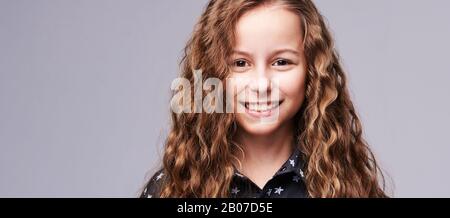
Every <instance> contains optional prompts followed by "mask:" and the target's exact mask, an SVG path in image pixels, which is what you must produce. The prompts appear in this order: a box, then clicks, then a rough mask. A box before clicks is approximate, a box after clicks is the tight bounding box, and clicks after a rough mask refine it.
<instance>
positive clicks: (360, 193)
mask: <svg viewBox="0 0 450 218" xmlns="http://www.w3.org/2000/svg"><path fill="white" fill-rule="evenodd" d="M270 4H281V5H283V6H285V7H286V8H287V9H288V10H290V11H292V12H294V13H296V14H298V15H299V19H301V21H302V22H301V23H302V30H303V32H304V42H303V45H304V51H305V57H306V62H307V76H306V82H305V83H306V93H305V101H304V102H303V105H302V107H301V109H300V110H299V111H298V113H297V115H296V116H295V119H296V124H297V125H296V129H295V133H296V141H297V142H298V146H299V148H300V149H301V151H302V152H303V153H304V156H305V161H306V166H305V174H306V178H305V182H306V187H307V191H308V194H309V196H310V197H387V196H386V194H385V192H384V177H383V174H382V173H381V170H379V167H378V165H377V163H376V160H375V158H374V155H373V153H372V152H371V150H370V149H369V147H368V144H367V143H366V142H365V141H364V139H363V137H362V127H361V123H360V120H359V118H358V116H357V114H356V112H355V108H354V106H353V103H352V101H351V99H350V95H349V92H348V90H347V85H346V76H345V73H344V71H343V69H342V67H341V63H340V60H339V56H338V54H337V52H336V50H335V48H334V44H333V43H334V42H333V39H332V36H331V34H330V32H329V30H328V28H327V26H326V25H325V23H324V20H323V17H322V15H321V14H320V12H319V11H318V10H317V8H316V7H315V5H314V4H313V2H312V1H311V0H233V1H230V0H211V1H210V2H209V4H208V5H207V7H206V9H205V11H204V12H203V14H202V15H201V17H200V19H199V21H198V22H197V24H196V25H195V28H194V31H193V34H192V36H191V38H190V39H189V41H188V43H187V45H186V47H185V49H184V56H183V58H182V61H181V63H180V65H181V77H184V78H187V79H189V80H190V81H191V82H192V83H193V82H194V73H193V70H194V69H201V70H202V72H203V74H202V75H203V78H202V79H203V80H205V79H207V78H210V77H215V78H219V79H221V80H224V79H226V78H227V77H228V75H229V72H230V69H229V66H228V63H227V61H226V60H227V59H228V56H229V54H230V52H231V49H232V46H233V43H234V40H235V39H234V37H235V33H234V27H235V24H236V23H237V21H238V19H239V18H240V17H241V16H242V15H243V14H244V13H245V12H246V11H248V10H251V9H253V8H256V7H259V6H263V5H270ZM191 93H193V92H191ZM171 117H172V126H171V130H170V132H169V135H168V137H167V139H166V142H165V148H164V156H163V171H164V174H165V175H166V178H165V180H164V184H163V185H162V187H161V190H160V191H161V192H160V197H229V194H230V193H229V186H230V183H231V180H232V177H233V173H234V166H236V165H235V164H237V163H238V162H239V156H238V152H239V151H241V148H240V147H239V146H238V145H237V144H235V143H233V137H234V134H235V132H236V121H235V116H234V114H230V113H212V114H209V113H181V114H176V113H173V112H172V114H171ZM380 180H381V182H380ZM380 184H382V185H380Z"/></svg>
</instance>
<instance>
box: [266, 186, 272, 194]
mask: <svg viewBox="0 0 450 218" xmlns="http://www.w3.org/2000/svg"><path fill="white" fill-rule="evenodd" d="M271 193H272V189H271V188H269V190H268V191H267V195H268V196H270V194H271Z"/></svg>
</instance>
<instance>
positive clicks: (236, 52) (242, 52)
mask: <svg viewBox="0 0 450 218" xmlns="http://www.w3.org/2000/svg"><path fill="white" fill-rule="evenodd" d="M231 53H232V54H239V55H244V56H251V54H250V53H249V52H246V51H241V50H233V51H232V52H231ZM281 53H293V54H294V55H297V56H299V55H300V52H299V51H297V50H295V49H290V48H285V49H278V50H276V51H274V52H272V53H271V54H270V56H276V55H278V54H281Z"/></svg>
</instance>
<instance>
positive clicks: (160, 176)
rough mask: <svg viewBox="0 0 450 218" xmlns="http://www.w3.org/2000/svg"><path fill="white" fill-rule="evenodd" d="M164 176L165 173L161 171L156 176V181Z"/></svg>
mask: <svg viewBox="0 0 450 218" xmlns="http://www.w3.org/2000/svg"><path fill="white" fill-rule="evenodd" d="M162 176H164V173H160V174H159V175H158V176H157V177H156V181H158V180H160V179H161V178H162Z"/></svg>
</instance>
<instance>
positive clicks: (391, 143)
mask: <svg viewBox="0 0 450 218" xmlns="http://www.w3.org/2000/svg"><path fill="white" fill-rule="evenodd" d="M206 2H207V1H206V0H201V1H199V0H170V1H168V0H95V1H93V0H0V197H136V196H137V194H138V191H139V189H140V188H141V186H142V185H143V183H144V181H145V179H146V178H148V176H149V174H151V173H152V172H153V170H155V169H156V167H157V166H158V163H159V161H160V159H161V155H160V154H161V151H162V144H163V142H164V139H165V136H166V135H167V130H168V124H169V116H168V111H169V100H170V95H169V94H170V83H171V82H172V80H173V79H174V78H175V77H176V76H177V74H178V62H179V60H180V58H181V54H182V49H183V47H184V45H185V43H186V40H187V39H188V37H189V35H190V33H191V31H192V28H193V25H194V23H195V22H196V20H197V19H198V17H199V16H200V14H201V12H202V11H203V9H204V7H205V4H206ZM315 2H316V4H317V6H318V8H319V9H320V10H321V11H322V13H323V14H324V16H325V17H326V18H327V22H328V24H329V25H330V28H331V30H332V32H333V33H334V36H335V39H336V42H337V47H338V50H339V52H340V54H341V56H342V58H343V63H344V66H345V69H346V71H347V72H348V77H349V83H350V84H349V88H350V90H351V94H352V97H353V100H354V102H355V104H356V107H357V109H358V112H359V114H360V116H361V118H362V122H363V126H364V128H365V136H366V138H367V141H368V142H369V143H370V145H371V147H372V149H373V150H374V152H375V154H376V156H377V158H378V161H379V163H380V165H381V166H382V168H383V169H384V170H385V171H386V172H387V176H388V182H389V183H388V184H389V186H390V189H389V190H391V193H392V195H393V196H394V197H450V186H449V184H450V174H449V167H450V147H449V146H450V143H449V140H448V137H449V133H448V130H449V128H448V124H449V123H450V115H449V114H450V113H449V111H450V102H449V94H450V61H449V60H448V58H449V55H448V52H449V50H450V43H449V42H448V40H449V39H450V25H449V21H450V14H449V13H448V11H447V10H448V8H450V2H449V1H446V0H428V1H424V0H338V1H336V0H316V1H315Z"/></svg>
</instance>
